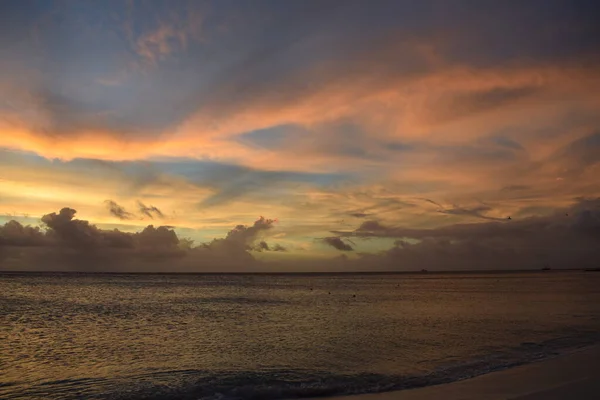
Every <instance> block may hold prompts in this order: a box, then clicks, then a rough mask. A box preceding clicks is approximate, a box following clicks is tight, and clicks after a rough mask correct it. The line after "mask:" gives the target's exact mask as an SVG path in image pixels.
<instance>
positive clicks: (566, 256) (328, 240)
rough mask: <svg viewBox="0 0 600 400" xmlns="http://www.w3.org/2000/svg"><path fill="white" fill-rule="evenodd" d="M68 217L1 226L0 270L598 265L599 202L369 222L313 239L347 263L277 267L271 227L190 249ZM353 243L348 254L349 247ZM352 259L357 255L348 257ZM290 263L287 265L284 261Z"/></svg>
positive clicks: (148, 230)
mask: <svg viewBox="0 0 600 400" xmlns="http://www.w3.org/2000/svg"><path fill="white" fill-rule="evenodd" d="M75 216H76V211H75V210H74V209H72V208H68V207H65V208H63V209H61V210H60V211H59V212H52V213H49V214H46V215H44V216H43V217H42V218H41V222H42V224H43V226H42V227H34V226H24V225H22V224H21V223H19V222H18V221H14V220H12V221H8V222H7V223H5V224H4V225H0V269H4V270H76V271H162V272H186V271H187V272H191V271H215V272H219V271H223V272H231V271H237V272H239V271H257V270H284V271H298V270H323V271H325V270H346V271H369V270H420V269H422V268H426V269H429V270H485V269H488V270H489V269H529V268H534V269H538V268H542V267H551V268H590V267H598V266H599V265H600V198H596V199H584V198H580V199H578V200H577V201H576V202H575V203H574V204H572V205H571V206H570V207H567V208H564V209H557V210H555V212H554V213H552V214H548V215H543V216H536V217H529V218H523V219H520V218H519V217H517V216H514V218H512V219H511V220H502V221H486V222H480V223H469V224H453V225H447V226H443V227H439V228H431V229H411V228H405V227H401V226H394V225H392V224H388V223H385V222H380V221H376V220H368V221H364V222H362V224H360V225H359V226H358V227H357V228H356V229H354V230H348V231H333V232H332V233H333V234H334V235H335V236H329V237H325V238H320V239H318V240H319V241H320V242H321V243H324V244H326V245H327V246H329V247H331V248H333V249H336V250H339V251H342V252H345V253H346V254H349V255H350V256H346V254H343V257H339V256H338V257H334V258H325V259H320V260H318V259H314V260H312V261H306V259H305V260H304V261H300V259H295V260H292V259H289V258H287V257H286V260H287V261H285V262H283V261H281V262H278V263H277V264H276V263H274V262H269V261H260V260H257V259H255V258H254V256H253V255H252V253H258V252H284V251H287V249H286V248H285V247H283V246H282V245H280V244H269V243H267V241H266V240H265V238H266V236H268V235H269V234H268V232H269V231H271V230H272V229H274V226H275V224H276V220H273V219H268V218H264V217H260V218H258V219H257V220H256V221H255V222H254V223H253V224H252V225H237V226H235V227H234V228H233V229H231V230H230V231H229V232H228V233H227V234H226V235H225V236H224V237H222V238H215V239H213V240H211V241H209V242H205V243H200V244H198V245H194V243H193V241H192V240H189V239H186V238H179V237H178V236H177V234H176V232H175V231H174V229H173V228H172V227H169V226H158V227H155V226H153V225H148V226H147V227H145V228H144V229H143V230H141V231H140V232H135V233H129V232H123V231H120V230H118V229H114V230H105V229H100V228H98V227H97V226H95V225H93V224H91V223H89V222H88V221H85V220H80V219H77V218H76V217H75ZM377 238H379V239H385V240H393V242H394V244H393V246H392V247H390V248H388V249H387V250H384V251H376V252H370V253H369V252H365V251H362V250H363V246H365V247H368V243H371V241H370V240H372V239H377ZM348 242H350V243H351V244H352V245H351V244H349V243H348ZM350 252H353V253H350ZM288 257H289V256H288Z"/></svg>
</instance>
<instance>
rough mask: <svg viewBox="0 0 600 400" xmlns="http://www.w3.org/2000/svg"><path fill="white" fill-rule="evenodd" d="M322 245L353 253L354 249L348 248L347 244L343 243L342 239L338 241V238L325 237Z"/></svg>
mask: <svg viewBox="0 0 600 400" xmlns="http://www.w3.org/2000/svg"><path fill="white" fill-rule="evenodd" d="M322 241H323V243H325V244H327V245H329V246H331V247H333V248H335V249H338V250H341V251H353V250H354V248H353V247H352V246H350V245H349V244H347V243H345V242H344V241H343V240H342V239H340V238H339V237H336V236H330V237H326V238H323V239H322Z"/></svg>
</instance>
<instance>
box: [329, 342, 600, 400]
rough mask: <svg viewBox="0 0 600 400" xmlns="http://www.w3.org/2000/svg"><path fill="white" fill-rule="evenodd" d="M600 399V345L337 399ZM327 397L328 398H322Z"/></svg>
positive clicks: (335, 397) (336, 397)
mask: <svg viewBox="0 0 600 400" xmlns="http://www.w3.org/2000/svg"><path fill="white" fill-rule="evenodd" d="M597 398H600V345H591V346H586V347H584V348H581V349H577V350H573V351H571V352H568V353H564V354H561V355H558V356H555V357H551V358H546V359H543V360H539V361H534V362H531V363H527V364H522V365H519V366H515V367H512V368H507V369H503V370H500V371H494V372H490V373H486V374H483V375H479V376H476V377H473V378H467V379H463V380H459V381H455V382H450V383H445V384H440V385H432V386H426V387H421V388H415V389H404V390H396V391H390V392H381V393H368V394H358V395H346V396H334V397H330V398H329V399H337V400H434V399H443V400H478V399H486V400H488V399H489V400H563V399H565V400H566V399H578V400H586V399H597ZM322 399H324V398H322Z"/></svg>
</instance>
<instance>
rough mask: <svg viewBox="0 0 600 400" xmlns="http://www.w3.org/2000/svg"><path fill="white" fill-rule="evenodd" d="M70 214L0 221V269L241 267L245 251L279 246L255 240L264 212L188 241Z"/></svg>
mask: <svg viewBox="0 0 600 400" xmlns="http://www.w3.org/2000/svg"><path fill="white" fill-rule="evenodd" d="M115 204H116V203H115ZM109 206H112V204H109ZM146 208H147V211H148V212H149V213H154V214H156V213H157V211H153V210H151V209H150V208H152V207H146ZM117 210H118V208H117ZM75 215H76V211H75V210H74V209H72V208H69V207H65V208H62V209H61V210H60V211H59V212H58V213H57V212H52V213H50V214H46V215H44V216H43V217H42V218H41V222H42V224H43V228H40V227H32V226H24V225H22V224H21V223H19V222H18V221H14V220H12V221H9V222H7V223H6V224H4V225H2V226H0V269H6V270H10V269H14V270H20V269H24V270H77V271H88V270H89V271H165V272H169V271H178V272H185V271H195V270H215V271H219V270H229V271H243V270H245V269H247V268H252V267H253V266H254V265H255V264H256V260H255V259H254V257H253V256H252V254H251V253H250V252H251V251H285V248H284V247H283V246H281V245H279V244H275V245H271V246H270V245H268V244H267V243H266V242H265V241H264V240H260V238H261V237H262V233H263V232H264V231H267V230H269V229H271V228H272V227H273V224H274V223H275V220H272V219H266V218H264V217H260V218H259V219H258V220H256V221H255V222H254V224H253V225H251V226H246V225H237V226H236V227H235V228H233V229H232V230H231V231H229V232H228V233H227V235H226V236H225V237H224V238H220V239H214V240H212V241H211V242H208V243H202V244H200V245H198V246H194V245H193V241H191V240H189V239H185V238H184V239H180V238H179V237H178V236H177V234H176V232H175V231H174V230H173V228H172V227H169V226H158V227H155V226H154V225H148V226H147V227H145V228H144V229H143V230H142V231H140V232H135V233H129V232H123V231H120V230H118V229H114V230H105V229H100V228H98V227H97V226H95V225H93V224H91V223H89V222H88V221H85V220H80V219H77V218H75ZM259 240H260V241H259ZM257 242H258V243H257Z"/></svg>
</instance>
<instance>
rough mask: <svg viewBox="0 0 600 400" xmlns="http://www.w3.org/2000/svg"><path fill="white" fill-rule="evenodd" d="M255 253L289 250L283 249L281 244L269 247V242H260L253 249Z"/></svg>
mask: <svg viewBox="0 0 600 400" xmlns="http://www.w3.org/2000/svg"><path fill="white" fill-rule="evenodd" d="M252 250H253V251H258V252H262V251H287V249H286V248H285V247H283V246H282V245H280V244H274V245H271V246H269V244H268V243H267V242H265V241H264V240H261V241H260V242H258V244H256V245H255V246H254V247H252Z"/></svg>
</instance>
